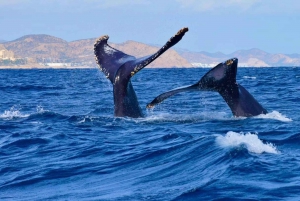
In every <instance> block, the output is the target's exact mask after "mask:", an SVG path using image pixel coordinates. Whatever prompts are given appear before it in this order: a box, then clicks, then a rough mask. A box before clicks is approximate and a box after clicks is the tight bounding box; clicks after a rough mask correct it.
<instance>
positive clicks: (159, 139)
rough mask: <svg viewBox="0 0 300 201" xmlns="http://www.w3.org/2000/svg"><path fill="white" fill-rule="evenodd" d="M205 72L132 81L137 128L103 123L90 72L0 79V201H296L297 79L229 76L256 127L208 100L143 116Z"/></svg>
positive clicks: (299, 148) (109, 99)
mask: <svg viewBox="0 0 300 201" xmlns="http://www.w3.org/2000/svg"><path fill="white" fill-rule="evenodd" d="M208 70H209V69H199V68H197V69H196V68H195V69H185V68H183V69H180V68H178V69H177V68H176V69H144V70H142V71H141V72H139V73H138V74H137V75H135V76H134V77H133V79H132V83H133V86H134V88H135V90H136V93H137V96H138V99H139V102H140V106H141V107H142V108H143V110H144V114H145V117H144V118H139V119H131V118H115V117H114V116H113V96H112V85H111V83H110V82H109V81H108V80H107V79H106V78H105V77H104V75H103V74H102V73H101V72H100V71H99V70H98V69H97V68H95V69H76V70H75V69H73V70H64V69H61V70H53V69H45V70H39V69H34V70H0V94H1V99H0V102H1V104H0V161H1V163H0V200H176V201H177V200H222V199H223V200H226V199H228V200H300V145H299V142H300V124H299V123H300V85H299V81H300V68H239V69H238V76H237V81H238V82H239V83H240V84H242V85H243V86H244V87H245V88H246V89H247V90H248V91H249V92H250V93H251V94H252V95H253V96H254V97H255V98H256V99H257V100H258V101H259V102H260V103H261V104H262V105H263V106H264V107H265V108H266V109H267V110H268V111H269V113H268V114H266V115H260V116H258V117H252V118H235V117H233V116H232V114H231V111H230V109H229V108H228V106H227V105H226V104H225V102H224V101H223V99H222V98H221V96H220V95H219V94H218V93H215V92H187V93H182V94H178V95H176V96H174V97H172V98H170V99H168V100H166V101H165V102H163V103H162V104H160V105H158V106H157V107H155V108H154V109H151V110H146V109H145V106H146V104H147V103H149V102H150V101H152V99H153V98H154V97H156V96H157V95H159V94H160V93H162V92H165V91H167V90H171V89H173V88H175V87H180V86H184V85H189V84H193V83H195V82H197V81H198V80H199V79H200V78H201V77H202V75H204V74H205V73H206V72H207V71H208Z"/></svg>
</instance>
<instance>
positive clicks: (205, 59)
mask: <svg viewBox="0 0 300 201" xmlns="http://www.w3.org/2000/svg"><path fill="white" fill-rule="evenodd" d="M179 54H180V55H181V56H182V57H183V58H185V59H187V60H188V61H189V62H190V63H192V64H194V65H198V66H201V65H205V64H216V63H218V62H221V61H224V60H227V59H229V58H232V57H236V58H238V59H239V65H240V66H250V67H270V66H273V67H274V66H300V54H291V55H288V54H270V53H267V52H264V51H262V50H260V49H256V48H253V49H250V50H238V51H235V52H233V53H231V54H223V53H221V52H218V53H207V52H189V51H179Z"/></svg>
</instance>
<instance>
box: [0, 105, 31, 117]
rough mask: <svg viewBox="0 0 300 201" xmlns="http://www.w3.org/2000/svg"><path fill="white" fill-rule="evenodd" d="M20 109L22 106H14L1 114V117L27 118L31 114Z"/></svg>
mask: <svg viewBox="0 0 300 201" xmlns="http://www.w3.org/2000/svg"><path fill="white" fill-rule="evenodd" d="M20 110H21V108H20V107H18V106H12V107H11V108H10V109H9V110H5V111H4V113H3V114H0V118H3V119H8V120H10V119H13V118H25V117H28V116H29V114H22V113H21V112H20Z"/></svg>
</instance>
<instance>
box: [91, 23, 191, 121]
mask: <svg viewBox="0 0 300 201" xmlns="http://www.w3.org/2000/svg"><path fill="white" fill-rule="evenodd" d="M187 31H188V28H186V27H185V28H182V29H180V30H179V31H178V32H177V34H176V35H174V36H173V37H171V38H170V40H169V41H168V42H167V43H166V44H165V45H164V46H163V47H162V48H160V49H159V50H158V51H157V52H156V53H154V54H152V55H149V56H145V57H142V58H135V57H134V56H132V55H128V54H125V53H124V52H121V51H119V50H117V49H115V48H112V47H111V46H109V45H108V44H107V41H108V39H109V36H107V35H104V36H102V37H100V38H99V39H97V40H96V42H95V44H94V53H95V59H96V62H97V64H98V65H99V68H100V70H101V71H102V72H103V73H104V75H105V76H106V77H107V78H108V79H109V80H110V81H111V83H112V84H113V95H114V115H115V116H118V117H124V116H128V117H134V118H136V117H142V116H143V115H142V111H141V108H140V106H139V103H138V100H137V97H136V94H135V91H134V89H133V86H132V84H131V81H130V78H131V77H132V76H133V75H135V74H136V73H137V72H139V71H140V70H141V69H143V68H144V67H146V66H147V65H148V64H150V63H151V62H152V61H154V60H155V59H156V58H157V57H159V56H160V55H161V54H163V53H164V52H165V51H166V50H168V49H169V48H170V47H172V46H173V45H175V44H176V43H177V42H179V41H180V40H181V39H182V37H183V36H184V34H185V33H186V32H187Z"/></svg>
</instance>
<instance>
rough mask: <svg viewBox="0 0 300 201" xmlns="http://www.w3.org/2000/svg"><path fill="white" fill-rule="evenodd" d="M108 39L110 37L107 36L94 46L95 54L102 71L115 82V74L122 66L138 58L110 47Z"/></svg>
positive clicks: (98, 40)
mask: <svg viewBox="0 0 300 201" xmlns="http://www.w3.org/2000/svg"><path fill="white" fill-rule="evenodd" d="M108 38H109V36H107V35H105V36H102V37H100V38H98V39H97V40H96V42H95V44H94V54H95V59H96V62H97V64H98V65H99V67H100V69H101V71H102V72H103V73H104V74H105V76H106V77H107V78H108V79H109V80H110V81H111V82H113V78H114V76H115V73H116V71H117V70H118V69H119V68H120V66H121V65H123V64H124V63H125V62H127V61H131V60H135V59H136V58H135V57H134V56H131V55H127V54H125V53H124V52H121V51H119V50H117V49H114V48H112V47H111V46H109V45H108V44H107V40H108Z"/></svg>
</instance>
